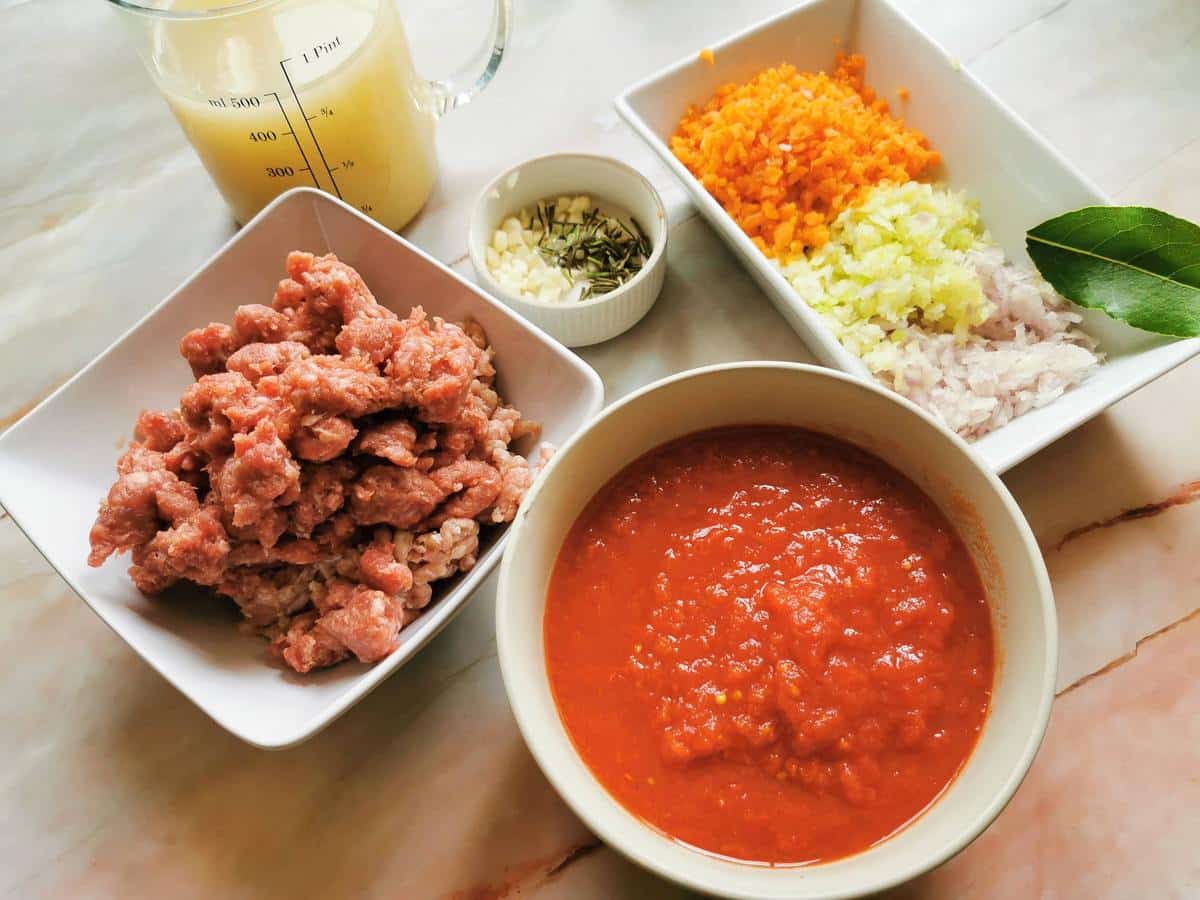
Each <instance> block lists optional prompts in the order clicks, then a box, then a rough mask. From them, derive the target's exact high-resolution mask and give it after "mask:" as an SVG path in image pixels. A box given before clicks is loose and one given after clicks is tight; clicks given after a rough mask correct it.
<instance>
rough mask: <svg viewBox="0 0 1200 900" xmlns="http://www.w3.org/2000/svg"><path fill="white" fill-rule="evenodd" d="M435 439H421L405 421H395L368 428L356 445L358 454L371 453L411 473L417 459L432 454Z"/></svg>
mask: <svg viewBox="0 0 1200 900" xmlns="http://www.w3.org/2000/svg"><path fill="white" fill-rule="evenodd" d="M435 444H436V438H435V437H434V436H433V435H432V434H425V435H422V436H420V437H418V434H417V429H416V428H414V427H413V425H412V424H411V423H410V422H406V421H405V420H404V419H392V420H391V421H388V422H377V423H375V424H372V425H368V426H366V427H365V428H364V429H363V430H362V432H361V433H360V434H359V436H358V440H357V441H355V443H354V452H355V453H369V454H371V455H372V456H378V457H381V458H383V459H386V460H387V461H388V462H390V463H391V464H392V465H394V466H400V467H401V468H405V469H411V468H413V467H414V466H416V464H417V457H418V455H419V454H420V453H422V452H423V451H425V450H432V449H433V447H434V445H435Z"/></svg>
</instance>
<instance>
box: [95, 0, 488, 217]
mask: <svg viewBox="0 0 1200 900" xmlns="http://www.w3.org/2000/svg"><path fill="white" fill-rule="evenodd" d="M108 2H110V3H111V4H112V5H113V6H114V7H116V8H118V9H119V10H121V11H122V13H123V14H124V18H125V20H126V22H127V24H128V25H129V27H130V28H131V29H132V32H133V34H134V36H135V39H136V41H137V44H138V50H139V52H140V54H141V57H142V60H143V62H144V63H145V64H146V67H147V69H149V71H150V74H151V76H152V77H153V79H154V81H155V84H156V85H157V86H158V88H159V90H160V91H161V92H162V94H163V96H164V97H165V98H166V100H167V104H168V105H169V106H170V108H171V111H172V112H173V113H174V114H175V118H176V119H177V120H178V122H179V124H180V126H181V127H182V128H183V131H184V133H185V134H186V136H187V138H188V140H189V141H190V142H191V143H192V146H193V147H195V149H196V152H197V153H198V154H199V156H200V160H201V162H202V163H203V164H204V167H205V168H206V169H207V170H208V173H209V175H211V176H212V179H213V181H214V182H216V185H217V188H218V189H219V190H220V191H221V194H222V195H223V196H224V198H225V200H226V202H227V203H228V204H229V206H230V208H231V209H232V210H233V215H234V218H236V219H237V220H238V222H242V223H244V222H246V221H247V220H248V219H250V218H251V217H252V216H253V215H254V214H255V213H257V212H258V211H259V210H260V209H262V208H263V207H264V206H265V205H266V204H267V203H269V202H270V201H271V200H272V199H273V198H274V197H275V196H277V195H278V194H280V193H282V192H283V191H286V190H288V189H289V188H292V187H297V186H300V185H309V186H315V187H318V188H320V189H322V190H324V191H327V192H329V193H330V194H333V195H335V196H337V197H340V198H341V199H342V200H344V201H346V202H347V203H349V204H351V205H352V206H355V207H357V208H358V209H360V210H362V211H363V212H365V213H367V214H368V215H370V216H372V217H373V218H375V219H376V220H377V221H379V222H380V223H381V224H383V225H385V226H387V227H388V228H391V229H393V230H395V229H399V228H401V227H403V226H404V225H405V224H407V223H408V221H409V220H410V219H412V217H413V216H415V215H416V214H417V212H418V211H419V210H420V208H421V207H422V206H423V205H424V203H425V201H426V200H427V199H429V194H430V193H431V192H432V190H433V183H434V178H435V173H436V168H437V167H436V159H435V148H434V122H435V120H436V119H437V118H439V117H440V116H442V115H445V114H446V113H447V112H449V111H450V110H452V109H454V108H456V107H458V106H462V105H463V104H464V103H467V102H468V101H470V100H471V98H472V97H474V96H475V95H476V94H478V93H479V92H480V91H481V90H483V88H484V87H485V86H486V85H487V83H488V82H489V81H490V80H491V78H492V76H493V75H494V74H495V72H496V69H497V67H498V66H499V64H500V59H501V57H502V56H503V54H504V46H505V43H506V41H507V38H508V30H509V21H510V16H511V0H495V5H494V8H493V17H492V23H491V28H490V32H489V36H488V40H487V42H486V43H485V45H484V47H483V48H482V49H481V50H480V51H479V52H478V53H477V54H476V55H475V57H473V58H472V59H471V60H470V61H469V62H468V63H467V64H466V65H465V66H464V67H463V69H462V70H460V71H459V72H457V73H455V74H454V75H452V76H450V77H449V78H448V79H446V80H444V81H426V80H424V79H422V78H420V77H418V75H417V74H416V72H415V70H414V68H413V64H412V58H411V56H410V54H409V49H408V41H407V39H406V37H405V34H404V28H403V25H402V23H401V20H400V16H399V14H398V12H397V11H396V9H395V7H394V5H393V0H108Z"/></svg>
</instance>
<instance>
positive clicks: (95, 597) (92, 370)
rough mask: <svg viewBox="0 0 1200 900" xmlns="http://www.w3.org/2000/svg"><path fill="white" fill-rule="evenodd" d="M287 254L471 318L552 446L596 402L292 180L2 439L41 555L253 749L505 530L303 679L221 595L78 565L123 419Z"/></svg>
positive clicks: (458, 295) (330, 703) (563, 361)
mask: <svg viewBox="0 0 1200 900" xmlns="http://www.w3.org/2000/svg"><path fill="white" fill-rule="evenodd" d="M290 250H309V251H312V252H317V253H325V252H330V251H332V252H334V253H336V254H337V255H338V256H339V257H340V258H341V259H342V260H344V261H345V262H347V263H349V264H350V265H352V266H354V267H355V268H356V269H358V271H359V272H360V273H361V274H362V276H363V278H364V279H365V280H366V282H367V284H368V285H369V286H370V288H371V290H372V291H373V293H374V294H375V296H376V298H377V299H378V300H379V302H380V303H382V304H383V305H385V306H389V307H391V308H392V309H393V310H395V311H396V312H398V313H399V314H400V315H402V316H403V315H407V314H408V311H409V309H410V308H411V307H413V306H416V305H418V304H420V305H422V306H424V308H425V310H426V311H427V312H429V313H430V314H431V315H439V316H442V317H444V318H446V319H448V320H452V321H461V320H462V319H463V318H465V317H467V316H471V317H473V318H475V319H476V320H477V321H478V322H479V323H480V324H481V325H483V327H484V329H485V330H486V331H487V334H488V337H489V338H490V339H491V341H492V345H493V346H494V347H495V349H496V366H497V370H498V373H499V375H498V378H499V383H500V385H501V389H502V391H503V393H504V396H505V397H506V398H507V399H508V401H509V402H511V403H512V404H513V405H515V406H516V407H517V408H518V409H520V410H521V411H522V412H523V413H525V414H526V416H528V417H529V418H530V419H534V420H537V421H540V422H541V423H542V425H543V438H544V439H545V440H546V441H549V442H550V443H552V444H561V443H563V442H564V441H566V439H567V438H569V437H570V436H571V435H572V434H574V432H575V431H576V430H577V429H578V428H580V427H581V426H582V425H583V424H584V423H586V422H587V421H588V420H589V419H590V418H591V417H592V416H593V415H594V414H595V413H596V412H597V411H599V409H600V407H601V405H602V402H603V386H602V384H601V382H600V379H599V377H598V376H597V375H596V373H595V372H594V371H592V369H591V368H590V367H589V366H587V364H585V363H583V362H582V361H580V360H579V358H578V357H576V356H575V355H574V354H572V353H571V352H569V351H568V350H567V349H566V348H564V347H563V346H562V345H560V344H558V343H556V342H555V341H554V340H552V339H551V338H550V337H548V336H547V335H545V334H544V333H542V332H541V331H539V330H537V329H536V328H534V327H533V326H531V325H529V324H528V323H526V322H525V321H524V320H522V319H521V318H520V317H519V316H517V315H515V314H514V313H512V312H511V311H509V310H508V309H507V308H506V307H505V306H503V305H501V304H500V303H498V302H497V301H495V300H493V299H492V298H490V297H489V296H487V295H486V294H484V293H483V292H482V291H480V290H479V289H477V288H476V287H475V286H474V285H472V284H471V283H470V282H468V281H466V280H464V279H463V278H461V277H460V276H458V275H457V274H455V273H454V272H452V271H450V270H449V269H448V268H446V267H445V266H443V265H442V264H441V263H439V262H437V261H436V260H434V259H433V258H431V257H429V256H428V255H426V254H425V253H423V252H421V251H420V250H418V249H417V248H415V247H413V246H412V245H411V244H409V243H408V242H406V241H404V240H403V239H401V238H399V237H397V236H396V235H394V234H392V233H391V232H389V231H387V230H385V229H383V228H381V227H380V226H378V225H376V224H375V223H374V222H372V221H371V220H370V219H368V218H366V217H365V216H363V215H362V214H361V213H359V212H358V211H357V210H355V209H353V208H351V207H350V206H347V205H346V204H344V203H342V202H340V201H338V200H335V199H334V198H332V197H330V196H328V195H326V194H323V193H320V192H318V191H315V190H312V189H311V188H297V189H295V190H293V191H289V192H288V193H286V194H284V195H282V196H280V197H279V198H278V199H277V200H276V201H275V202H273V203H272V204H271V205H270V206H268V207H267V208H266V209H265V210H263V211H262V212H261V213H260V214H259V215H258V216H256V217H255V218H254V219H253V220H252V221H251V222H250V223H249V224H247V225H246V226H245V227H244V228H243V229H242V230H241V231H240V232H239V233H238V235H237V236H236V237H234V238H233V239H232V240H231V241H230V242H229V243H228V244H226V245H225V246H224V247H223V248H221V250H219V251H218V252H217V253H216V255H215V256H213V258H212V259H210V260H209V261H208V262H207V263H206V264H205V265H204V266H202V267H201V268H200V270H199V271H198V272H196V273H195V274H194V275H193V276H192V277H191V278H189V279H188V280H187V281H186V282H184V283H183V285H182V286H181V287H180V288H179V289H177V290H176V291H175V292H174V293H172V294H171V295H170V296H169V297H167V298H166V299H165V300H164V301H162V303H160V304H159V305H158V306H157V307H156V308H155V309H154V310H152V311H151V312H150V313H149V314H148V315H147V316H146V317H145V318H144V319H142V321H140V322H139V323H138V324H137V325H135V326H134V327H133V328H132V329H131V330H130V331H129V332H128V333H126V334H125V335H124V336H122V337H121V338H120V339H119V340H117V342H116V343H115V344H113V346H112V347H110V348H109V349H108V350H106V351H105V352H104V353H103V354H102V355H101V356H100V357H98V358H97V359H96V360H95V361H94V362H92V363H91V364H90V365H88V366H87V367H86V368H85V369H83V370H82V371H81V372H80V373H79V374H78V375H76V376H75V377H74V378H72V379H71V380H70V381H69V382H67V384H65V385H64V386H63V387H62V388H61V389H59V390H58V391H57V392H55V393H54V394H53V395H52V396H51V397H49V398H48V399H47V400H46V401H45V402H43V403H42V404H41V405H40V406H38V407H37V409H35V410H34V411H33V412H31V413H29V415H27V416H26V417H25V418H23V419H22V420H21V421H20V422H18V423H17V424H16V425H14V426H13V427H12V428H10V429H9V430H8V432H7V433H5V434H4V435H3V436H2V437H0V503H3V505H4V507H5V509H7V510H8V511H9V513H10V514H11V515H12V517H13V519H14V520H15V521H16V523H17V524H18V525H19V526H20V528H21V530H22V531H24V532H25V534H26V535H27V536H28V537H29V539H30V540H31V541H32V542H33V543H34V544H35V545H36V546H37V548H38V549H39V550H40V551H41V552H42V554H43V555H44V556H45V557H46V559H47V560H48V561H49V562H50V564H51V565H53V566H54V568H55V569H57V570H58V572H59V573H60V574H61V575H62V576H63V578H64V579H66V581H67V583H68V584H70V586H71V587H72V588H73V589H74V590H75V592H76V593H77V594H79V596H80V597H82V598H83V600H84V601H85V602H86V603H87V604H88V606H90V607H91V608H92V610H93V611H94V612H95V613H96V614H97V615H98V616H100V618H101V619H103V620H104V622H105V623H107V624H108V625H109V627H111V628H112V629H113V630H114V631H115V632H116V633H117V634H118V635H120V636H121V637H122V638H124V639H125V641H126V642H127V643H128V644H129V645H130V646H131V647H132V648H133V649H134V650H135V651H136V652H137V653H139V654H140V655H141V656H142V658H143V659H145V660H146V662H147V663H149V664H150V665H151V666H152V667H153V668H154V669H155V670H157V671H158V672H159V673H160V674H161V675H162V676H163V677H164V678H166V679H167V680H168V681H170V682H171V684H173V685H175V687H177V688H178V689H179V690H180V691H182V692H183V693H184V694H185V695H186V696H187V697H188V698H189V699H190V700H192V701H193V702H194V703H195V704H196V705H197V706H199V707H200V708H201V709H202V710H204V711H205V712H206V713H208V714H209V715H210V716H211V717H212V718H213V719H215V720H216V721H217V722H218V723H219V724H220V725H222V726H223V727H225V728H227V729H228V730H229V731H231V732H232V733H233V734H235V735H237V736H238V737H240V738H242V739H243V740H245V741H248V742H249V743H251V744H255V745H257V746H259V747H267V748H278V747H285V746H288V745H290V744H294V743H297V742H299V741H302V740H304V739H306V738H308V737H311V736H312V735H313V734H315V733H316V732H317V731H319V730H320V729H321V728H323V727H324V726H325V725H327V724H329V723H330V722H331V721H333V719H335V718H336V717H337V716H338V715H340V714H341V713H343V712H345V711H346V710H347V709H348V708H349V707H350V706H352V705H353V704H354V703H355V702H357V701H358V700H360V699H361V698H362V697H363V696H364V695H365V694H367V692H369V691H370V690H371V689H372V688H374V687H375V686H376V685H378V684H379V683H380V682H381V681H383V680H384V679H385V678H387V677H388V675H390V674H391V673H392V672H394V671H396V669H398V668H399V667H400V666H402V665H404V663H405V662H407V661H408V660H409V659H410V658H412V656H413V655H414V654H415V653H416V652H417V651H418V650H420V649H421V647H422V646H424V645H425V644H426V643H427V642H428V641H429V640H430V639H431V638H432V637H433V636H434V635H435V634H437V632H438V631H439V630H441V629H442V628H443V627H444V626H445V625H446V624H447V623H448V622H449V621H450V620H451V619H452V618H453V617H454V615H455V614H456V613H458V612H459V611H460V610H461V609H462V608H463V606H464V604H465V603H466V602H467V600H468V599H469V597H470V595H471V593H472V592H473V591H474V590H475V589H476V588H477V587H478V586H479V584H480V583H481V582H482V581H483V579H484V578H486V577H487V575H488V574H489V573H490V572H491V570H492V569H493V567H494V566H495V565H496V563H497V562H498V561H499V559H500V553H501V550H502V549H503V543H504V537H505V535H506V533H507V530H508V527H507V526H504V527H503V528H501V529H496V530H494V531H492V533H491V534H490V535H487V536H485V538H484V545H483V550H482V552H481V554H480V556H479V561H478V563H477V564H476V566H475V567H474V568H473V569H472V570H471V571H470V572H469V573H467V574H465V575H462V576H460V577H458V578H456V579H454V580H452V581H450V582H448V583H447V585H446V586H445V587H443V588H442V589H441V590H439V591H436V592H435V594H434V599H433V602H432V603H431V605H430V606H429V608H428V610H427V611H426V612H425V613H424V614H423V615H422V616H421V617H420V618H418V619H417V620H416V621H415V622H414V623H413V624H411V625H410V626H408V627H407V628H405V629H404V630H403V631H402V632H401V633H400V646H399V648H398V649H397V650H396V651H395V652H393V653H392V654H391V655H390V656H389V657H387V658H386V659H385V660H383V661H382V662H380V663H377V664H375V665H372V666H366V665H362V664H360V663H356V662H348V663H343V664H341V665H339V666H336V667H334V668H332V669H327V670H324V671H320V672H314V673H312V674H310V675H308V676H303V677H301V676H297V675H295V674H294V673H292V672H290V671H284V670H282V669H280V668H278V667H275V666H273V665H272V664H271V663H270V662H269V660H268V659H267V655H266V652H265V651H266V647H265V644H264V643H263V642H262V641H261V640H259V639H258V638H255V637H251V636H248V635H245V634H242V633H240V632H239V631H238V629H237V628H236V627H235V623H236V622H237V621H239V620H240V616H239V615H238V614H237V612H236V610H235V608H234V607H233V604H232V603H229V602H226V601H224V600H222V599H215V598H212V597H208V596H205V597H196V598H195V601H196V602H188V601H190V600H191V599H192V598H187V597H181V598H162V599H158V600H154V599H150V598H147V597H145V596H143V595H142V594H140V593H139V592H138V591H137V590H136V589H135V588H134V586H133V584H132V583H131V582H130V581H129V578H128V577H127V575H126V573H125V570H126V567H127V566H128V559H127V558H120V559H114V560H110V561H109V562H108V563H107V564H105V565H104V566H103V567H101V568H99V569H92V568H89V567H88V565H87V555H88V530H89V528H90V527H91V523H92V520H93V518H94V517H95V514H96V508H97V506H98V504H99V502H100V500H101V499H102V498H103V497H104V496H105V494H106V493H107V492H108V488H109V486H110V485H111V484H112V482H113V480H114V478H115V470H114V464H115V462H116V458H117V456H118V455H119V454H120V453H121V449H120V448H121V447H122V446H123V444H124V442H125V441H126V440H127V439H128V438H129V434H130V431H131V429H132V427H133V422H134V419H135V418H136V417H137V415H138V413H139V412H140V411H141V410H142V409H145V408H163V409H172V408H174V407H176V406H177V405H178V402H179V396H180V393H181V392H182V391H183V389H184V388H185V387H186V386H187V385H188V384H189V383H191V381H192V376H191V373H190V371H189V368H188V365H187V363H186V362H185V361H184V360H183V359H182V357H180V355H179V351H178V342H179V338H180V337H181V336H182V335H183V334H184V333H185V332H186V331H188V330H189V329H191V328H195V327H197V326H201V325H205V324H207V323H208V322H210V321H229V320H230V318H231V317H232V314H233V311H234V309H235V308H236V307H237V306H239V305H240V304H243V303H262V302H269V300H270V297H271V295H272V293H273V291H274V288H275V285H276V284H277V283H278V282H279V280H280V278H281V277H283V274H284V270H283V264H284V260H285V259H286V256H287V253H288V251H290ZM50 652H53V651H52V649H51V650H50Z"/></svg>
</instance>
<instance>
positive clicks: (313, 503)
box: [288, 459, 355, 537]
mask: <svg viewBox="0 0 1200 900" xmlns="http://www.w3.org/2000/svg"><path fill="white" fill-rule="evenodd" d="M354 474H355V468H354V466H353V465H351V464H350V462H349V461H347V460H344V459H340V460H335V461H333V462H329V463H324V464H316V463H306V464H305V465H304V466H303V467H302V468H301V470H300V494H299V496H298V497H297V498H296V502H295V503H294V504H292V506H291V507H289V510H288V512H289V514H290V516H291V530H292V531H293V532H294V533H295V534H298V535H300V536H301V537H308V536H309V535H311V534H312V533H313V529H314V528H316V527H317V526H318V525H320V524H321V523H322V522H324V521H325V520H326V519H328V518H329V517H330V516H332V515H333V514H334V513H335V512H337V511H338V510H339V509H341V508H342V504H344V503H345V502H346V485H347V483H348V482H349V481H350V479H351V478H352V477H353V476H354Z"/></svg>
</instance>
